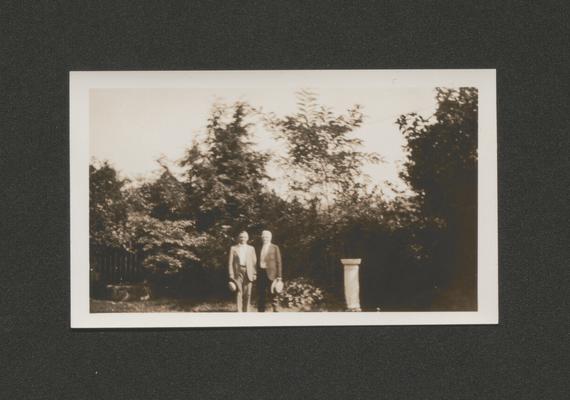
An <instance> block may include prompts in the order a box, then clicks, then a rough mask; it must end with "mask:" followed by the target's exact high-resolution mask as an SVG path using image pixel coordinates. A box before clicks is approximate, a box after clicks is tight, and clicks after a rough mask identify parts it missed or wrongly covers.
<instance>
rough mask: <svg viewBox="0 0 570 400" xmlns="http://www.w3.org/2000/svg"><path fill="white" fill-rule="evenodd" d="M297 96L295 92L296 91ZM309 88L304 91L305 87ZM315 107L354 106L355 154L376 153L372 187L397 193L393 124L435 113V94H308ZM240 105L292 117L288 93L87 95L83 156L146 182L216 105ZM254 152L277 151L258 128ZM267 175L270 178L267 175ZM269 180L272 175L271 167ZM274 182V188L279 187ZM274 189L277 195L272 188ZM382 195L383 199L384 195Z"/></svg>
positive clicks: (340, 109) (339, 109) (400, 142)
mask: <svg viewBox="0 0 570 400" xmlns="http://www.w3.org/2000/svg"><path fill="white" fill-rule="evenodd" d="M299 89H301V88H299ZM307 89H310V88H307ZM315 92H316V93H317V95H318V103H319V104H322V105H324V106H327V107H330V108H331V109H332V110H333V111H334V112H336V113H345V112H346V110H347V109H349V108H350V107H351V106H352V105H354V104H360V105H361V106H362V109H363V112H364V114H365V116H366V117H365V120H364V123H363V124H362V126H361V127H360V128H358V129H356V130H355V131H354V132H353V136H355V137H359V138H361V139H362V140H363V142H364V145H363V148H362V150H365V151H370V152H375V153H377V154H379V155H380V156H381V157H382V158H383V159H384V162H383V163H381V164H378V165H366V166H365V167H364V172H365V173H367V174H368V175H369V176H370V178H371V181H372V183H373V184H378V185H379V186H380V187H384V190H385V191H389V190H388V189H387V188H385V186H384V182H386V181H388V182H390V183H392V184H393V185H395V186H396V187H397V188H400V189H405V188H406V186H405V184H404V183H403V182H402V181H401V179H400V178H399V177H398V173H399V171H400V170H401V168H402V163H403V161H404V160H405V153H404V150H403V146H404V145H405V140H404V139H403V136H402V134H401V133H400V131H399V130H398V126H397V125H396V123H395V121H396V119H397V118H398V116H400V115H401V114H405V113H410V112H417V113H420V114H422V115H424V116H429V115H431V114H432V113H433V112H434V111H435V107H436V102H435V98H434V97H435V90H431V89H426V88H399V89H398V88H393V87H391V88H386V89H383V88H371V89H362V88H355V89H347V88H342V89H332V88H326V89H323V88H319V89H318V90H315ZM237 100H242V101H247V102H248V103H249V104H251V105H252V106H254V107H256V108H260V107H261V108H262V110H263V111H266V112H273V113H275V114H276V115H277V116H284V115H288V114H290V113H293V112H295V111H296V109H297V106H296V102H297V99H296V97H295V90H292V89H289V88H277V89H268V88H263V89H248V88H244V89H233V88H232V89H227V90H221V89H219V88H216V89H199V88H198V89H195V88H194V89H186V88H185V89H155V88H150V89H146V88H145V89H92V90H91V92H90V105H89V107H90V113H89V117H90V121H89V124H90V136H89V137H90V143H89V145H90V155H91V158H92V159H95V160H99V161H103V160H107V161H109V162H111V164H112V165H113V166H114V167H115V168H116V169H117V170H118V171H119V172H120V174H121V175H122V176H123V177H128V178H131V179H137V178H145V177H150V176H152V175H153V174H154V173H156V171H158V164H157V162H156V160H157V159H159V158H161V157H165V158H166V159H167V160H170V161H176V160H178V159H180V158H181V157H182V156H183V154H184V151H185V149H187V148H188V147H189V146H190V144H191V143H192V140H193V139H194V138H196V137H204V135H205V126H206V123H207V119H208V116H209V113H210V110H211V107H212V104H213V103H214V102H216V101H218V102H224V103H232V102H234V101H237ZM253 134H254V138H253V141H254V142H255V143H256V146H257V147H258V148H259V149H261V150H271V151H273V152H274V153H276V154H279V153H280V152H282V151H283V145H282V144H280V143H278V142H277V141H276V140H275V139H274V137H273V134H272V133H271V132H269V131H267V130H266V129H265V128H263V127H258V128H256V129H255V130H254V132H253ZM272 171H273V172H272ZM270 173H273V174H274V175H278V173H277V170H276V169H275V168H271V169H270ZM279 182H280V181H279V180H277V183H276V185H279ZM276 189H278V190H279V188H278V187H276ZM386 194H387V195H389V193H386Z"/></svg>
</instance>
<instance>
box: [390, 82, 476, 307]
mask: <svg viewBox="0 0 570 400" xmlns="http://www.w3.org/2000/svg"><path fill="white" fill-rule="evenodd" d="M436 99H437V103H438V106H437V109H436V112H435V114H434V115H433V116H431V117H430V118H423V117H421V116H419V115H417V114H407V115H402V116H401V117H400V118H399V119H398V124H399V126H400V130H401V132H402V134H403V135H404V137H405V138H406V139H407V150H408V159H407V162H406V163H405V170H404V172H403V173H402V178H403V179H405V180H406V181H407V182H408V183H409V185H410V186H411V187H412V188H413V189H414V190H415V191H416V193H418V196H419V199H420V203H421V209H422V214H423V215H424V216H425V218H426V221H427V222H428V224H427V227H428V229H427V232H428V234H427V235H424V236H425V237H426V238H427V237H430V238H431V239H430V240H432V243H433V238H434V237H437V238H438V239H437V241H436V244H432V245H431V246H430V250H431V253H432V255H433V258H434V265H437V271H435V272H436V273H437V275H438V276H437V277H436V281H437V282H439V283H440V284H441V285H446V286H447V287H448V292H450V291H451V292H454V293H455V295H454V296H455V299H452V300H451V301H452V302H455V303H456V304H458V307H460V308H463V309H473V308H474V307H476V295H477V137H478V91H477V89H476V88H471V87H465V88H459V89H445V88H438V89H436ZM459 298H462V299H463V300H458V299H459Z"/></svg>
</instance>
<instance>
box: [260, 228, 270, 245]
mask: <svg viewBox="0 0 570 400" xmlns="http://www.w3.org/2000/svg"><path fill="white" fill-rule="evenodd" d="M272 236H273V235H272V234H271V232H270V231H263V232H261V240H262V241H263V244H269V243H271V237H272Z"/></svg>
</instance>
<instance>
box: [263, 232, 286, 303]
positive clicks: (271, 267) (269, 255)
mask: <svg viewBox="0 0 570 400" xmlns="http://www.w3.org/2000/svg"><path fill="white" fill-rule="evenodd" d="M271 238H272V234H271V232H269V231H263V232H262V233H261V240H262V242H263V246H262V247H261V251H260V254H259V281H258V284H257V287H258V290H259V293H258V294H259V298H258V302H257V303H258V304H257V309H258V311H259V312H265V303H266V298H267V297H269V300H270V302H271V306H272V308H273V311H274V312H277V296H276V294H275V293H272V292H271V285H272V283H273V281H275V280H281V279H282V272H283V271H282V260H281V251H280V250H279V246H277V245H275V244H273V243H271Z"/></svg>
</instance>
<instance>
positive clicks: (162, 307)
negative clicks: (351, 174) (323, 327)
mask: <svg viewBox="0 0 570 400" xmlns="http://www.w3.org/2000/svg"><path fill="white" fill-rule="evenodd" d="M90 311H91V312H92V313H130V312H145V313H146V312H235V311H236V304H235V302H232V301H210V302H196V301H191V300H177V299H160V300H145V301H110V300H96V299H91V300H90ZM251 311H257V307H256V306H255V304H252V306H251ZM278 311H280V312H296V311H309V312H311V311H312V312H315V311H324V312H327V311H328V312H331V311H343V306H342V305H341V304H338V303H330V302H329V303H327V304H322V305H319V306H316V307H314V308H312V309H303V310H302V309H292V308H282V307H279V309H278Z"/></svg>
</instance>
